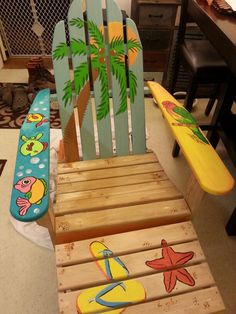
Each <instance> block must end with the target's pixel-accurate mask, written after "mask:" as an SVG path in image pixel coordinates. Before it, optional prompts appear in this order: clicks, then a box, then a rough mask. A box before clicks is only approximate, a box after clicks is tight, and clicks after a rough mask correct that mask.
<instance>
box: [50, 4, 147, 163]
mask: <svg viewBox="0 0 236 314" xmlns="http://www.w3.org/2000/svg"><path fill="white" fill-rule="evenodd" d="M103 2H105V1H102V0H86V1H84V0H74V1H73V3H72V4H71V7H70V10H69V13H68V27H69V37H70V45H69V47H68V46H67V40H66V33H65V25H64V22H63V21H61V22H59V23H58V24H57V26H56V28H55V33H54V40H53V64H54V71H55V79H56V86H57V95H58V101H59V104H60V117H61V124H62V131H63V143H64V152H65V159H66V161H73V160H79V157H81V156H79V154H78V151H80V150H79V149H78V143H79V144H81V151H82V158H83V159H85V160H87V159H95V158H96V157H100V158H106V157H111V156H113V155H119V156H121V155H128V154H129V153H133V154H139V153H140V154H143V153H145V151H146V144H145V122H144V120H145V116H144V86H143V76H142V73H143V62H142V46H141V43H140V39H139V36H138V32H137V29H136V26H135V24H134V23H133V22H132V20H130V19H126V21H127V22H126V21H125V19H124V17H123V16H122V14H121V11H120V9H119V8H118V7H117V5H116V2H115V1H114V0H106V3H105V4H106V8H105V9H106V11H105V10H104V9H103V8H102V3H103ZM104 13H105V14H104ZM106 21H107V22H106ZM126 30H127V32H126ZM69 58H71V59H72V66H73V71H71V73H72V72H73V73H74V77H73V82H72V78H71V77H70V76H72V74H71V73H70V67H69V64H70V63H69ZM127 87H128V88H129V91H128V92H127ZM73 89H74V92H72V90H73ZM91 89H92V92H91ZM92 93H93V95H92ZM127 96H129V98H130V103H129V101H128V98H127ZM74 107H77V112H78V117H77V116H76V117H75V114H74V112H75V111H74ZM129 111H130V113H129ZM77 120H78V121H79V127H78V128H77V129H76V127H75V121H77ZM76 132H77V133H79V135H80V136H78V138H77V135H76ZM97 142H98V143H97ZM114 148H115V149H114Z"/></svg>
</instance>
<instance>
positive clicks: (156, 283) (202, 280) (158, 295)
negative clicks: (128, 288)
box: [59, 263, 215, 314]
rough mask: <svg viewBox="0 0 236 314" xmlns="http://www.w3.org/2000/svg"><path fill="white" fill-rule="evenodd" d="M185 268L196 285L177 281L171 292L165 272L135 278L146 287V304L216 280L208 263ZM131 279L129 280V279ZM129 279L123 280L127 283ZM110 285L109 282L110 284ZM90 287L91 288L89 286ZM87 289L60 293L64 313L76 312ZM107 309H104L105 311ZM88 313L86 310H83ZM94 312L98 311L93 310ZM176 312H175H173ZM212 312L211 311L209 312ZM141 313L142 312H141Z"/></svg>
mask: <svg viewBox="0 0 236 314" xmlns="http://www.w3.org/2000/svg"><path fill="white" fill-rule="evenodd" d="M185 269H186V270H187V271H188V272H189V274H190V275H191V276H192V277H194V280H195V285H194V286H193V287H191V286H188V285H185V284H183V283H181V282H180V281H177V283H176V286H175V288H174V289H173V291H172V292H171V293H168V292H166V290H165V286H164V284H163V273H156V274H152V275H148V276H144V277H138V278H135V279H131V280H135V281H138V282H139V283H141V284H142V286H143V287H144V290H145V292H146V299H145V301H143V302H144V304H145V305H146V302H148V301H153V300H160V299H162V298H166V297H168V296H169V295H171V296H174V295H176V294H177V295H181V296H183V297H184V296H185V295H186V293H187V292H191V291H193V290H200V289H204V288H209V287H211V286H214V284H215V282H214V279H213V277H212V275H211V273H210V269H209V267H208V265H207V263H201V264H197V265H193V266H188V267H185ZM127 281H129V280H127ZM127 281H123V282H124V283H126V282H127ZM108 285H109V284H108ZM103 288H105V285H102V286H98V287H97V290H98V291H99V290H102V289H103ZM88 289H89V288H88ZM84 291H85V289H83V290H77V291H72V292H68V293H63V294H62V293H59V307H60V310H61V311H64V313H74V312H73V311H72V309H73V307H74V308H75V310H76V298H77V297H78V295H79V294H81V293H83V292H84ZM64 304H65V308H66V306H67V305H69V304H71V305H72V307H71V312H66V311H65V308H64ZM105 312H106V311H104V310H103V313H105ZM75 313H76V312H75ZM83 313H86V312H83ZM90 313H91V312H90ZM92 313H98V312H97V311H96V312H92ZM173 313H174V312H173ZM209 313H211V312H209ZM140 314H141V312H140Z"/></svg>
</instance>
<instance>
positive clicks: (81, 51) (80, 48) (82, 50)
mask: <svg viewBox="0 0 236 314" xmlns="http://www.w3.org/2000/svg"><path fill="white" fill-rule="evenodd" d="M70 48H71V53H72V56H76V55H83V56H86V54H87V51H86V44H85V42H84V41H83V40H81V39H75V38H72V39H71V41H70Z"/></svg>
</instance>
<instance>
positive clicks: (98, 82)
mask: <svg viewBox="0 0 236 314" xmlns="http://www.w3.org/2000/svg"><path fill="white" fill-rule="evenodd" d="M86 9H87V19H88V33H89V43H90V54H91V67H92V77H93V89H94V98H95V105H96V113H97V114H96V115H97V130H98V141H99V154H100V157H101V158H105V157H109V156H112V155H113V146H112V133H111V119H110V106H109V89H108V73H107V68H106V62H105V60H106V58H105V55H106V51H105V38H104V26H103V16H102V5H101V1H100V0H97V1H96V3H95V2H94V0H87V1H86Z"/></svg>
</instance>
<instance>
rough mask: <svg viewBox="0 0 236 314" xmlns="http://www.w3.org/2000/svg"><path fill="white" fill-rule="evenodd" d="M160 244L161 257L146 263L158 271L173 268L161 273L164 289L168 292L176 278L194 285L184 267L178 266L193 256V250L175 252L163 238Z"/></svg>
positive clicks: (174, 283) (173, 285)
mask: <svg viewBox="0 0 236 314" xmlns="http://www.w3.org/2000/svg"><path fill="white" fill-rule="evenodd" d="M161 246H162V257H161V258H157V259H154V260H152V261H147V262H146V265H147V266H149V267H151V268H154V269H156V270H159V271H160V270H162V271H163V270H165V269H168V268H174V269H171V270H166V271H164V273H163V274H164V284H165V288H166V291H167V292H168V293H170V292H171V291H172V290H173V289H174V287H175V285H176V282H177V280H179V281H181V282H182V283H184V284H186V285H189V286H194V285H195V281H194V279H193V277H192V276H191V275H190V274H189V272H188V271H187V270H186V269H185V268H182V267H180V266H182V265H184V264H185V263H187V262H188V261H189V260H191V259H192V258H193V255H194V252H191V251H190V252H175V251H174V250H173V249H172V248H171V247H169V246H168V244H167V242H166V240H164V239H163V240H162V241H161Z"/></svg>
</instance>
